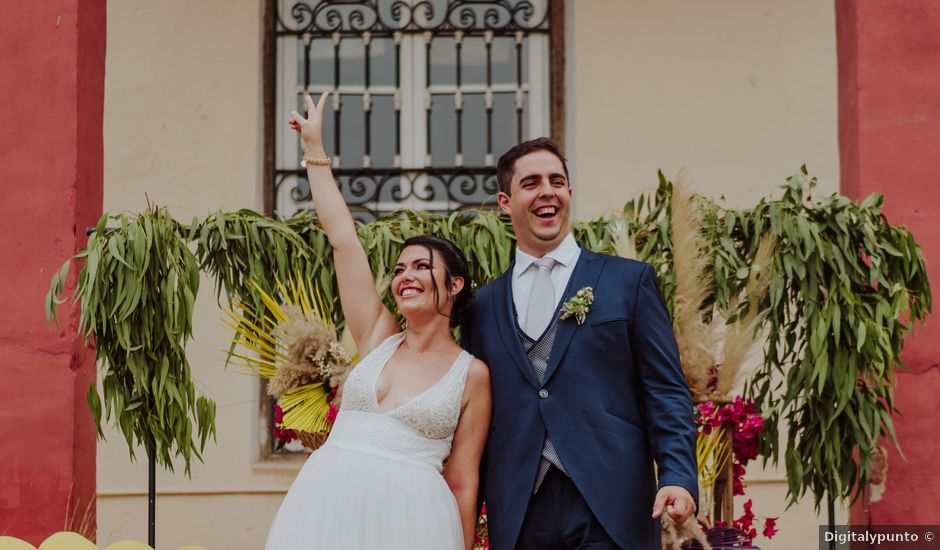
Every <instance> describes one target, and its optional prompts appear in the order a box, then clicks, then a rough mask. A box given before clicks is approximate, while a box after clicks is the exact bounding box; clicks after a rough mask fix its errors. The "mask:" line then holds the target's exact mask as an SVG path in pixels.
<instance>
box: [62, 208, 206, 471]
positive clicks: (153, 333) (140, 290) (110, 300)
mask: <svg viewBox="0 0 940 550" xmlns="http://www.w3.org/2000/svg"><path fill="white" fill-rule="evenodd" d="M108 224H112V225H114V226H115V227H114V228H113V229H106V226H107V225H108ZM193 227H195V225H194V226H193ZM191 237H192V235H188V234H187V230H186V227H184V226H182V225H180V224H179V223H177V222H176V221H175V220H173V219H172V218H171V217H170V215H169V214H168V213H167V212H166V210H164V209H162V208H153V209H152V210H148V211H147V212H145V213H143V214H140V215H139V216H134V217H128V216H126V215H123V214H122V215H119V216H113V217H112V216H108V215H107V214H105V215H103V216H102V217H101V219H100V220H99V222H98V226H97V227H96V228H95V231H94V233H92V234H91V235H90V236H89V238H88V246H87V247H86V248H85V250H83V251H82V252H80V253H79V254H78V255H76V256H75V258H73V259H76V260H79V261H80V262H81V269H80V271H79V276H78V284H77V286H76V287H75V290H74V292H73V294H72V301H73V302H78V303H79V305H80V317H79V332H80V333H81V334H82V335H83V336H84V337H85V341H86V343H87V342H89V341H90V340H91V339H94V347H95V350H96V353H97V359H98V364H99V365H100V367H101V370H102V372H103V376H102V391H103V396H104V412H105V418H106V419H107V420H110V419H111V417H112V416H113V417H114V424H115V426H116V427H117V428H118V429H119V430H120V432H121V433H122V434H123V435H124V438H125V439H126V440H127V445H128V448H129V450H130V454H131V458H132V459H133V458H134V448H135V447H136V446H137V445H143V446H144V448H145V449H146V451H147V453H148V455H150V454H151V453H152V454H153V456H154V457H155V458H156V461H157V463H158V464H160V465H162V466H164V467H165V468H168V469H170V470H171V471H172V470H173V457H174V456H175V457H178V458H182V459H183V461H184V463H185V471H186V473H187V475H188V474H189V472H190V462H191V460H192V458H193V457H196V458H197V459H200V460H201V454H200V453H201V451H202V450H203V449H204V448H205V445H206V440H207V439H208V437H209V436H210V435H211V436H212V437H213V439H214V438H215V403H213V402H212V401H211V400H209V399H207V398H205V397H203V396H199V397H198V398H197V397H196V389H195V383H194V381H193V380H192V378H191V376H190V369H189V362H188V361H187V360H186V342H187V340H189V339H190V338H191V337H192V317H193V303H194V302H195V299H196V293H197V292H198V290H199V265H198V262H197V261H196V257H195V256H194V255H193V253H192V252H191V251H190V250H189V248H188V247H187V244H186V243H187V241H188V240H189V239H190V238H191ZM71 262H72V260H68V261H66V262H65V264H64V265H63V266H62V269H61V270H60V271H59V272H58V274H56V275H55V276H54V277H53V279H52V285H51V288H50V290H49V293H48V295H47V296H46V315H47V317H48V318H49V319H50V320H57V318H56V305H57V304H60V303H62V302H64V301H66V300H67V298H66V297H63V296H62V295H63V292H64V290H65V284H66V279H67V277H68V273H69V269H70V266H71ZM87 400H88V406H89V407H90V408H91V411H92V413H93V414H94V417H95V422H96V424H97V426H98V436H99V437H101V438H103V437H104V433H103V432H102V430H101V413H102V406H101V401H102V400H101V398H100V397H99V395H98V391H97V388H96V387H95V386H92V387H91V388H89V389H88V394H87ZM194 424H195V427H194ZM197 441H198V443H197Z"/></svg>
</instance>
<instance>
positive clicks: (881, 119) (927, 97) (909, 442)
mask: <svg viewBox="0 0 940 550" xmlns="http://www.w3.org/2000/svg"><path fill="white" fill-rule="evenodd" d="M836 22H837V34H838V50H839V51H838V53H839V130H840V135H839V141H840V153H841V163H842V166H841V167H842V192H843V193H845V194H847V195H850V196H853V197H858V198H861V197H865V196H867V195H869V194H870V193H873V192H881V193H883V194H884V195H885V203H886V204H885V214H886V215H887V217H888V220H889V221H890V222H891V223H893V224H900V225H905V226H907V227H908V228H909V229H910V230H911V231H912V232H913V233H914V236H915V238H916V239H917V241H918V242H919V243H920V245H921V247H922V248H923V252H924V256H925V257H926V259H927V269H928V273H929V277H930V280H931V282H932V283H933V286H934V293H933V294H934V297H933V298H934V302H935V304H936V307H940V300H938V298H940V296H938V294H937V289H940V222H938V221H937V218H938V215H940V3H938V2H936V0H904V1H903V2H889V1H886V0H864V1H857V0H837V2H836ZM903 360H904V362H905V363H906V364H907V366H908V367H909V368H910V371H909V372H902V373H900V374H899V375H898V382H897V390H896V394H895V395H896V402H897V406H898V408H899V409H900V410H901V413H902V414H903V416H902V417H899V418H895V422H896V428H897V433H898V438H899V440H900V443H901V447H902V449H903V450H904V454H905V455H906V457H907V461H904V460H903V459H902V458H901V457H900V456H899V454H898V453H897V451H896V450H894V446H893V444H890V443H886V446H887V447H888V448H889V449H890V450H889V455H888V472H887V485H886V486H885V493H884V495H883V497H882V498H881V500H879V501H877V502H874V503H872V504H871V506H870V507H867V508H863V507H861V506H857V507H856V508H855V509H853V511H852V522H853V523H854V524H867V523H872V524H886V525H892V524H899V525H911V524H940V477H938V476H937V473H936V466H935V464H936V459H937V457H938V456H940V437H938V436H937V434H938V429H937V422H938V420H940V320H938V319H936V318H931V319H928V321H927V323H926V324H925V325H924V327H923V330H922V331H917V332H915V333H914V334H913V335H912V337H910V338H909V339H908V343H907V347H906V349H905V353H904V356H903Z"/></svg>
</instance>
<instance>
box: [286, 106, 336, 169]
mask: <svg viewBox="0 0 940 550" xmlns="http://www.w3.org/2000/svg"><path fill="white" fill-rule="evenodd" d="M329 95H330V92H323V93H322V94H320V99H319V101H317V103H316V104H314V103H313V98H311V97H310V94H304V105H305V106H306V109H307V118H304V117H302V116H300V113H298V112H297V111H291V113H290V120H288V121H287V124H288V125H290V127H291V128H293V129H294V131H295V132H297V133H298V134H300V147H301V149H303V151H304V153H306V154H314V155H319V156H326V155H325V154H323V110H324V109H326V100H327V98H328V97H329Z"/></svg>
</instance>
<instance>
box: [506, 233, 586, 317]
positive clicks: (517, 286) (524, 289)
mask: <svg viewBox="0 0 940 550" xmlns="http://www.w3.org/2000/svg"><path fill="white" fill-rule="evenodd" d="M546 256H548V257H549V258H552V259H553V260H555V262H556V263H555V267H553V268H552V286H553V287H554V288H555V303H554V304H552V305H553V308H554V307H558V303H559V302H560V301H561V298H562V296H561V295H562V293H563V292H564V291H565V288H567V287H568V281H569V280H570V279H571V273H572V272H573V271H574V266H575V264H576V263H578V258H579V257H580V256H581V247H580V246H578V243H577V241H575V240H574V237H573V236H572V235H571V233H568V235H567V236H566V237H565V238H564V239H563V240H562V241H561V244H559V245H558V248H556V249H555V250H552V251H551V252H549V253H548V254H546ZM537 259H538V258H536V257H534V256H530V255H528V254H526V253H525V252H523V251H521V250H519V247H516V265H515V267H514V268H513V270H512V303H513V305H515V306H516V320H517V321H518V322H519V326H520V327H524V326H525V322H526V318H525V316H526V311H527V310H528V309H529V294H530V293H531V291H532V283H533V282H535V273H536V271H538V270H537V269H536V268H535V267H532V263H533V262H534V261H535V260H537ZM530 267H532V268H531V269H530Z"/></svg>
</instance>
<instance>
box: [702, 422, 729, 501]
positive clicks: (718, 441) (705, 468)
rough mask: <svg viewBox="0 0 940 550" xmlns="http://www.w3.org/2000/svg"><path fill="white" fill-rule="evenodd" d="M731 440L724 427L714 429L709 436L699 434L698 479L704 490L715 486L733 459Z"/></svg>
mask: <svg viewBox="0 0 940 550" xmlns="http://www.w3.org/2000/svg"><path fill="white" fill-rule="evenodd" d="M730 439H731V438H729V437H727V435H726V432H725V429H724V427H722V428H718V429H714V430H712V431H711V432H710V433H708V434H705V433H699V434H698V440H697V441H696V445H695V454H696V455H697V458H698V478H699V482H700V483H701V485H702V488H704V489H707V488H709V487H711V486H712V485H714V484H715V480H716V479H718V476H720V475H721V472H722V471H723V470H724V469H725V466H726V465H727V464H728V459H729V458H731V441H730Z"/></svg>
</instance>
